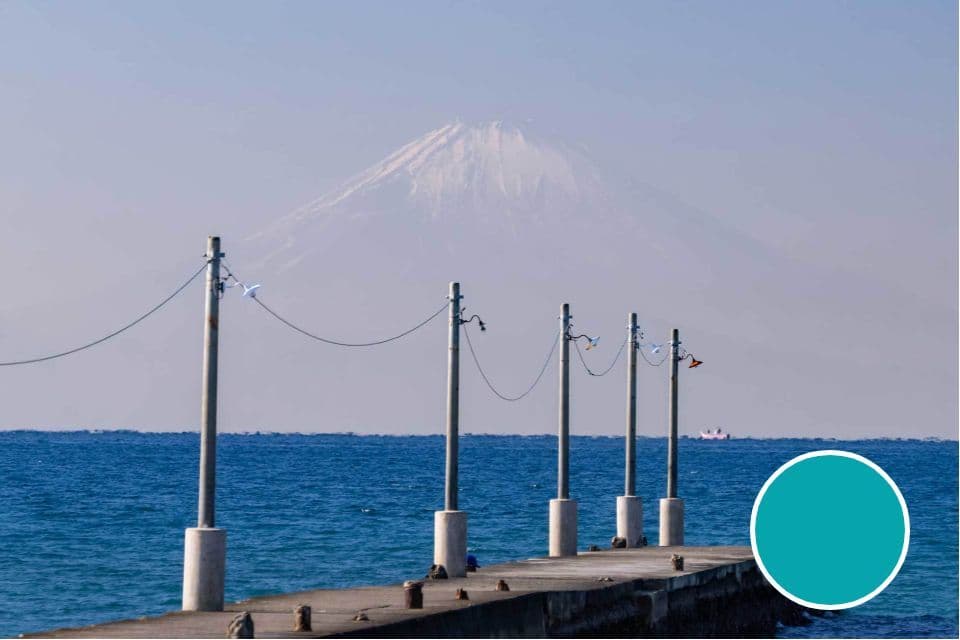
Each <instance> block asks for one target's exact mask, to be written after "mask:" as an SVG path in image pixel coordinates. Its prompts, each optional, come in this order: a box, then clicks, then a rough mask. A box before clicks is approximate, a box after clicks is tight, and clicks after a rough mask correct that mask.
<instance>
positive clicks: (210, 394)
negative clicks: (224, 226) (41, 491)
mask: <svg viewBox="0 0 960 640" xmlns="http://www.w3.org/2000/svg"><path fill="white" fill-rule="evenodd" d="M224 255H225V254H223V253H221V252H220V238H219V237H217V236H210V237H209V238H207V260H208V263H207V281H206V289H205V295H206V312H205V314H204V333H203V347H204V350H203V395H202V397H201V400H200V420H201V424H200V497H199V501H198V507H197V526H196V528H190V529H187V531H186V539H185V544H184V557H183V609H184V610H185V611H222V610H223V580H224V573H225V569H226V550H227V532H226V531H224V530H223V529H217V528H216V527H215V519H214V512H215V505H216V503H215V499H216V487H217V484H216V483H217V480H216V473H217V347H218V337H219V329H220V292H221V284H220V258H222V257H223V256H224Z"/></svg>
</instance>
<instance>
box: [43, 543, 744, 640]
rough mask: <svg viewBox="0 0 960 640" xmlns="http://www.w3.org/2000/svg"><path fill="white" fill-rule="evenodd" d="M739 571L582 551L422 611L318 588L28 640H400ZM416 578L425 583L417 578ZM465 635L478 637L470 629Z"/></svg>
mask: <svg viewBox="0 0 960 640" xmlns="http://www.w3.org/2000/svg"><path fill="white" fill-rule="evenodd" d="M674 553H679V554H681V555H682V556H683V557H684V560H685V566H684V571H682V572H680V571H674V570H673V568H672V566H671V563H670V556H671V554H674ZM733 565H742V566H741V567H738V568H753V567H754V565H755V563H754V560H753V555H752V552H751V550H750V548H749V547H643V548H639V549H610V550H603V551H596V552H581V553H580V554H579V555H578V556H576V557H569V558H534V559H530V560H522V561H518V562H508V563H504V564H498V565H491V566H489V567H482V568H481V569H480V570H479V571H477V572H476V573H470V574H468V575H467V577H466V578H459V579H450V580H435V581H431V580H426V581H425V585H424V588H423V609H413V610H411V609H405V608H404V598H403V588H402V586H401V585H400V584H395V585H390V586H379V587H357V588H351V589H317V590H312V591H301V592H297V593H289V594H280V595H273V596H262V597H257V598H251V599H249V600H244V601H241V602H236V603H229V604H227V605H226V606H225V610H224V611H222V612H184V611H176V612H171V613H167V614H164V615H160V616H156V617H147V618H140V619H135V620H123V621H119V622H109V623H105V624H97V625H91V626H87V627H76V628H64V629H57V630H54V631H49V632H42V633H35V634H28V635H26V636H25V637H53V638H85V637H96V638H224V637H226V630H227V625H228V624H229V623H230V621H231V620H232V619H233V617H234V616H236V615H237V613H238V612H241V611H247V612H249V613H250V614H251V615H252V616H253V621H254V626H255V634H256V637H257V638H277V637H288V638H289V637H304V638H311V637H325V636H333V635H358V634H359V635H369V636H377V635H394V633H395V632H392V631H391V630H390V625H394V629H396V628H397V627H396V626H395V625H396V623H398V622H406V621H410V619H411V618H427V617H430V616H437V615H443V614H445V613H448V612H453V611H455V610H457V609H465V608H470V607H476V606H477V605H482V604H483V603H487V602H491V601H495V600H508V599H511V598H514V599H516V598H523V597H524V596H525V595H529V594H531V593H537V592H564V591H576V592H587V591H592V590H596V589H605V588H610V587H612V586H614V585H616V584H618V583H619V584H622V583H624V582H633V583H634V585H635V587H636V588H641V589H650V590H663V589H665V590H668V591H669V590H670V589H671V588H672V587H671V584H672V583H677V584H678V585H680V584H681V583H689V581H687V580H681V581H677V580H674V579H675V578H677V577H678V576H685V575H689V574H704V577H705V578H706V577H707V575H708V574H711V572H714V571H715V570H717V569H718V568H722V567H731V566H733ZM415 577H416V578H419V576H411V578H415ZM501 579H502V580H505V581H506V582H507V584H508V585H509V587H510V591H495V590H494V585H495V584H496V583H497V581H498V580H501ZM638 581H639V582H638ZM648 581H649V582H648ZM457 588H463V589H465V590H467V592H468V595H469V598H470V599H469V600H466V601H460V600H456V599H455V598H454V594H455V592H456V590H457ZM677 588H679V586H678V587H677ZM299 604H306V605H309V606H310V607H311V608H312V619H313V620H312V626H313V630H312V632H294V631H293V609H294V608H295V607H296V606H297V605H299ZM360 611H362V612H364V613H365V614H366V616H367V617H368V618H369V621H368V622H355V621H354V620H353V618H354V616H355V615H357V613H358V612H360ZM424 622H425V623H426V622H427V620H424ZM440 635H444V634H440ZM458 635H471V634H470V633H469V631H468V630H465V631H464V632H463V633H462V634H458Z"/></svg>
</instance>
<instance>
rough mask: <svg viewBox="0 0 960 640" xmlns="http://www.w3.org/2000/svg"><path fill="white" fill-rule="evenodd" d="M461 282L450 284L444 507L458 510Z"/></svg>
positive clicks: (449, 509) (448, 509) (447, 509)
mask: <svg viewBox="0 0 960 640" xmlns="http://www.w3.org/2000/svg"><path fill="white" fill-rule="evenodd" d="M459 439H460V283H459V282H451V283H450V338H449V354H448V356H447V478H446V483H445V486H444V503H443V504H444V507H443V508H444V509H445V510H446V511H456V510H457V474H458V470H459V467H458V457H459V449H460V442H459Z"/></svg>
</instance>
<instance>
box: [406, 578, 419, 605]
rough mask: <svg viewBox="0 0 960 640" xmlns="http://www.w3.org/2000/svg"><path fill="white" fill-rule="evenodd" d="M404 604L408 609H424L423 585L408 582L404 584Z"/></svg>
mask: <svg viewBox="0 0 960 640" xmlns="http://www.w3.org/2000/svg"><path fill="white" fill-rule="evenodd" d="M403 604H404V606H406V608H407V609H423V583H422V582H417V581H416V580H407V581H406V582H404V583H403Z"/></svg>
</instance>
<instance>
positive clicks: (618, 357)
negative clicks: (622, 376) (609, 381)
mask: <svg viewBox="0 0 960 640" xmlns="http://www.w3.org/2000/svg"><path fill="white" fill-rule="evenodd" d="M626 345H627V339H626V338H624V340H623V342H621V343H620V348H619V349H617V355H615V356H614V357H613V362H611V363H610V366H609V367H607V368H606V369H604V370H603V372H602V373H597V372H595V371H593V370H592V369H590V367H589V366H587V361H586V360H585V359H584V357H583V352H582V351H580V344H579V342H578V341H577V340H574V341H573V346H574V347H576V348H577V355H578V356H580V363H581V364H583V368H584V369H586V370H587V373H589V374H590V375H591V376H595V377H597V378H599V377H601V376H605V375H607V374H608V373H610V370H611V369H613V365H615V364H617V361H618V360H619V359H620V355H621V354H622V353H623V348H624V347H625V346H626Z"/></svg>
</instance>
